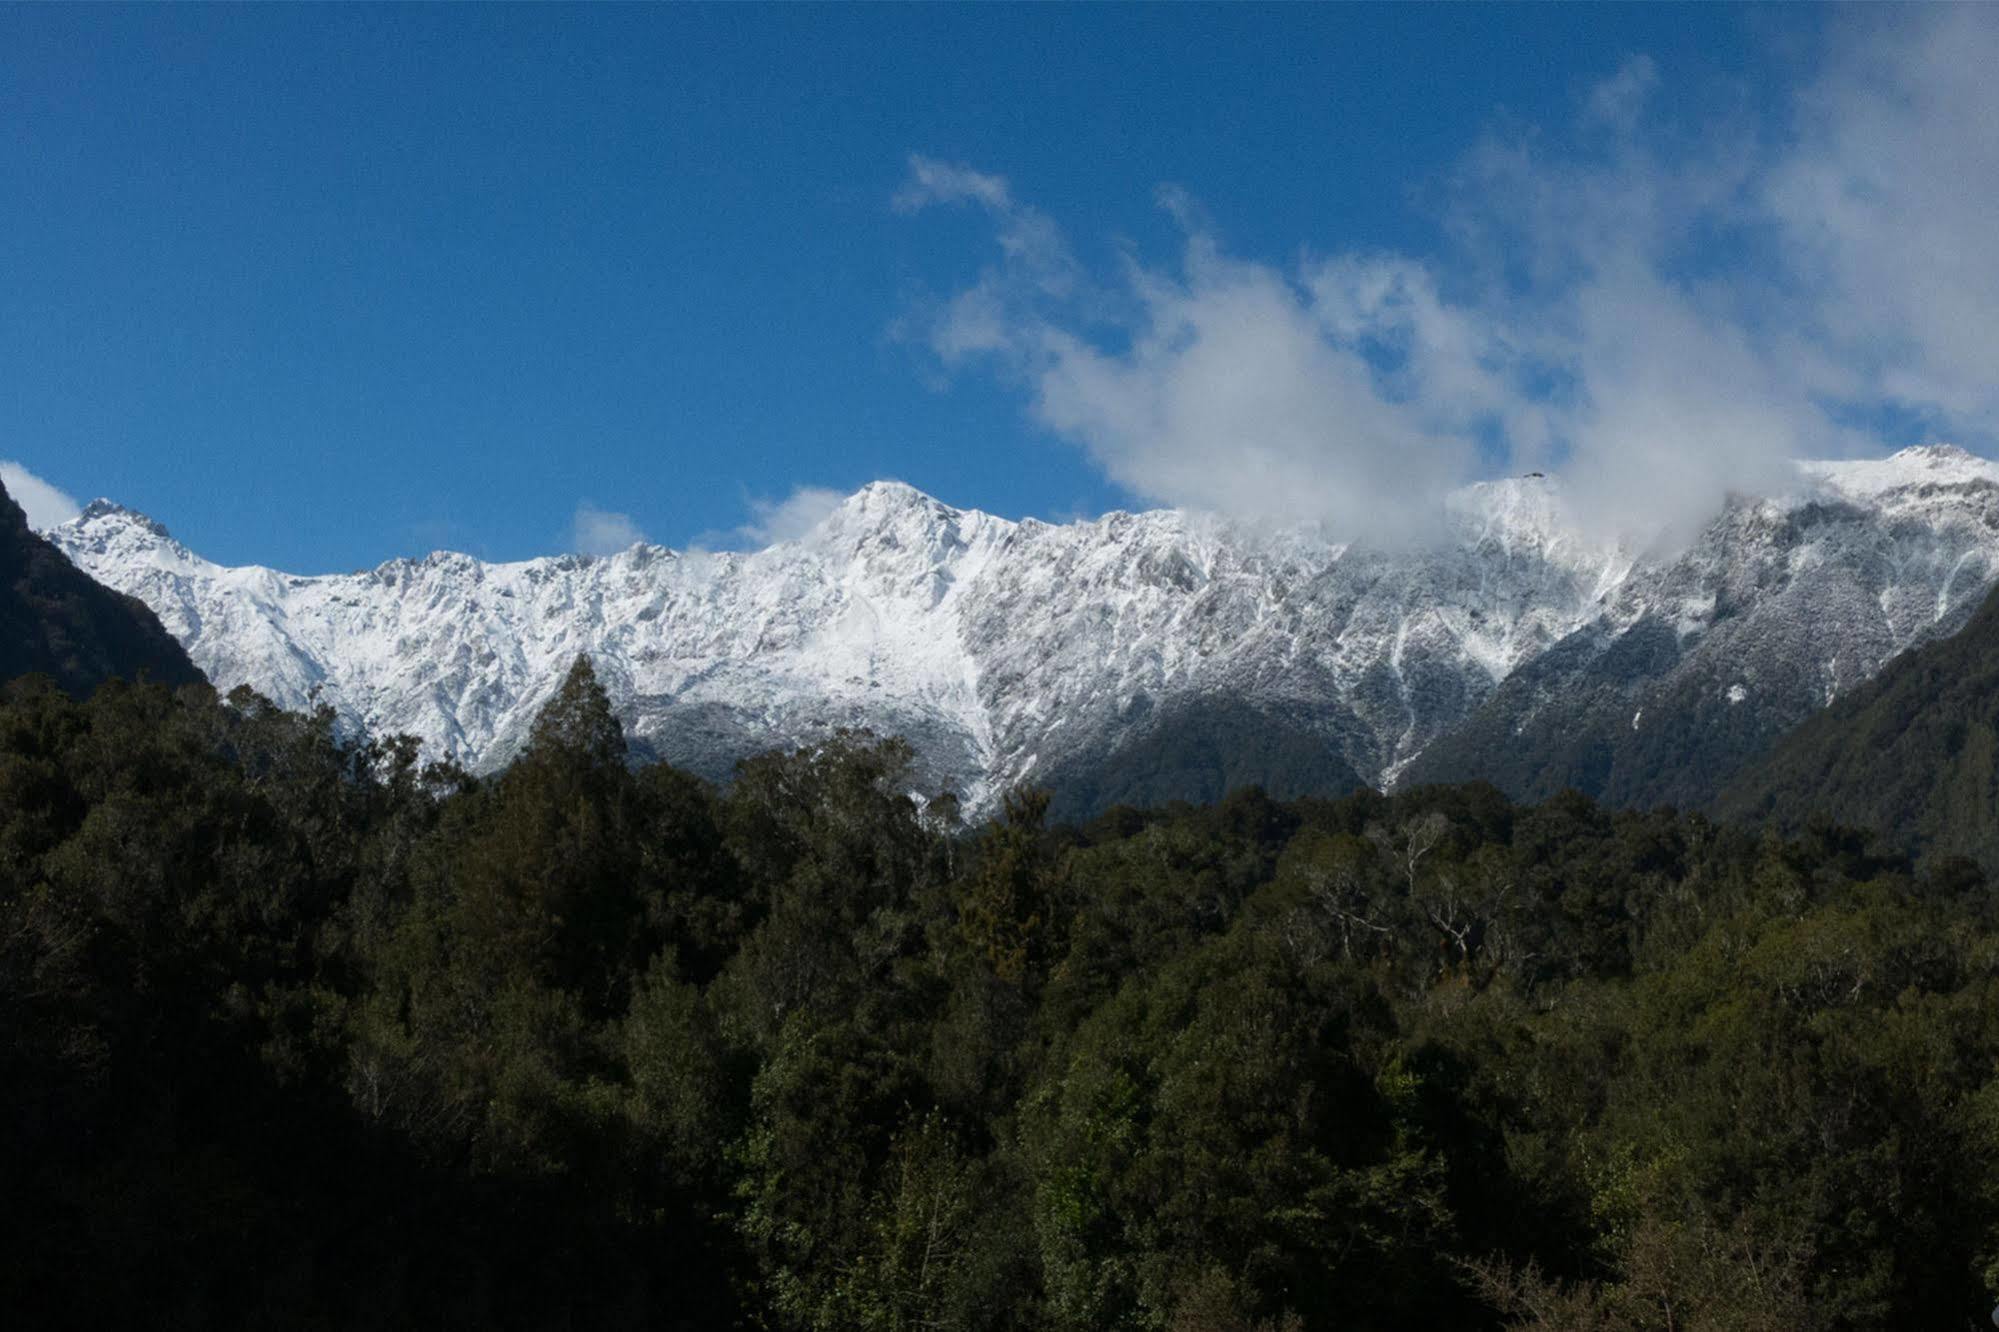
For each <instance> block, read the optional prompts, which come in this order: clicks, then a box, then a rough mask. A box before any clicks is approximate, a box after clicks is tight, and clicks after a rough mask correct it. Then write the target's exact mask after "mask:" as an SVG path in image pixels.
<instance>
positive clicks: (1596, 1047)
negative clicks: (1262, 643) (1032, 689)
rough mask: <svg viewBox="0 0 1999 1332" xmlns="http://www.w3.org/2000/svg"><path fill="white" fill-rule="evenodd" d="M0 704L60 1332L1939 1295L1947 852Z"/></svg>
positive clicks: (1666, 1310)
mask: <svg viewBox="0 0 1999 1332" xmlns="http://www.w3.org/2000/svg"><path fill="white" fill-rule="evenodd" d="M910 783H911V778H910V754H909V752H908V750H907V749H906V747H905V746H903V745H902V744H901V743H899V742H897V741H895V740H890V739H879V738H875V737H871V736H866V735H842V736H838V737H835V738H832V739H830V740H828V741H826V742H824V743H821V744H815V745H811V746H808V747H805V748H803V749H800V750H797V751H795V752H789V753H776V754H770V755H766V756H763V757H759V758H756V759H752V760H749V761H747V762H745V763H744V764H742V765H741V767H740V769H739V771H738V774H737V776H736V779H735V780H734V781H733V782H732V783H731V784H729V785H728V786H727V787H726V788H721V789H718V788H716V787H714V786H711V785H709V784H706V783H704V782H702V781H700V780H697V779H696V778H694V777H691V776H689V775H688V774H685V773H683V772H680V771H677V770H675V769H673V768H671V767H669V766H666V765H651V766H644V767H634V766H632V765H631V764H629V763H628V762H627V755H626V751H625V741H624V736H623V734H622V732H621V730H620V728H619V725H618V723H617V720H616V718H615V717H614V716H613V715H612V713H611V710H610V708H609V706H608V703H607V701H606V699H605V697H604V693H603V691H602V689H601V688H600V687H599V686H598V684H597V682H596V680H595V679H594V677H593V676H592V674H591V672H590V669H589V666H588V664H587V662H579V663H578V665H577V667H576V668H575V669H574V670H573V671H572V672H571V674H570V675H569V677H568V679H567V680H566V682H565V683H564V685H563V687H562V689H561V690H560V692H559V693H558V694H557V695H556V696H555V697H554V699H553V701H552V702H551V703H550V704H549V705H548V706H547V707H546V708H545V709H544V711H543V712H542V714H541V715H540V717H539V718H538V720H537V721H536V724H535V727H534V731H533V734H532V737H531V740H530V743H529V744H528V745H527V746H526V748H525V750H524V751H523V753H522V754H521V756H520V758H519V759H518V760H517V761H516V762H515V763H514V764H512V766H510V767H509V768H507V769H506V770H505V771H503V772H500V773H498V774H494V775H491V776H487V777H474V776H473V775H470V774H468V773H466V772H463V771H461V770H458V769H456V768H454V767H452V766H451V765H449V764H444V763H435V762H426V761H425V760H424V757H423V755H422V754H421V752H420V750H419V749H418V747H417V745H416V744H415V742H414V741H411V740H408V739H406V738H404V739H390V740H383V741H369V742H363V741H356V740H350V739H344V738H343V737H342V736H341V734H340V732H339V731H338V729H337V728H336V727H335V724H334V719H333V717H332V714H331V713H330V712H329V711H326V710H321V711H319V712H317V713H314V714H310V715H301V714H294V713H289V712H285V711H282V710H279V709H277V708H275V707H273V706H271V705H270V704H268V703H266V702H264V701H263V700H261V699H259V698H258V697H256V696H255V695H253V694H251V693H249V692H247V691H241V690H239V691H237V692H235V693H233V694H230V695H228V696H227V697H219V696H217V695H216V694H215V693H214V692H213V691H210V690H208V689H206V688H203V687H199V686H190V687H186V688H182V689H180V690H179V691H169V690H167V689H165V688H162V687H156V686H130V685H124V684H118V683H112V684H109V685H106V686H105V687H103V688H101V689H100V690H98V691H97V692H96V693H95V694H94V695H93V696H92V697H91V698H89V699H88V700H87V701H77V700H75V699H72V698H70V697H68V696H67V695H65V694H64V693H62V692H61V691H59V690H58V689H56V688H54V687H52V686H51V685H49V684H48V683H47V682H45V681H36V680H34V679H32V678H31V679H27V680H21V681H16V682H15V683H13V684H12V685H9V686H7V687H6V689H5V692H4V697H0V1114H4V1116H5V1118H6V1123H7V1125H8V1130H9V1136H8V1144H9V1150H8V1151H7V1152H6V1153H5V1154H4V1155H0V1198H4V1199H5V1200H6V1206H5V1207H4V1209H0V1215H4V1221H0V1225H4V1228H5V1229H4V1232H0V1291H4V1292H5V1294H6V1296H7V1307H8V1308H9V1309H11V1310H15V1311H21V1310H33V1311H36V1314H35V1321H36V1322H37V1323H38V1324H43V1325H49V1326H63V1325H71V1326H78V1327H94V1326H104V1325H118V1324H130V1323H136V1322H144V1323H146V1324H147V1325H155V1326H211V1325H241V1324H250V1325H257V1326H270V1325H280V1324H281V1325H287V1326H296V1327H305V1328H312V1327H326V1328H337V1327H350V1326H379V1325H385V1324H386V1325H424V1326H458V1325H497V1326H518V1327H647V1326H659V1327H699V1328H722V1327H742V1328H778V1329H808V1328H809V1329H821V1328H824V1329H834V1328H841V1329H845V1328H860V1329H910V1330H913V1329H919V1328H952V1329H1006V1328H1053V1329H1086V1328H1087V1329H1100V1328H1129V1329H1172V1330H1173V1332H1250V1330H1252V1329H1272V1330H1275V1329H1297V1328H1319V1327H1342V1328H1391V1327H1410V1326H1443V1325H1450V1326H1464V1327H1492V1328H1497V1327H1517V1328H1536V1329H1585V1328H1589V1329H1610V1328H1645V1329H1651V1328H1659V1329H1665V1328H1674V1329H1680V1328H1741V1329H1758V1328H1769V1329H1777V1328H1794V1327H1805V1326H1810V1327H1815V1328H1861V1327H1879V1326H1886V1325H1896V1326H1928V1327H1959V1326H1966V1325H1969V1324H1971V1323H1972V1322H1974V1321H1975V1320H1979V1319H1982V1318H1983V1317H1984V1316H1985V1314H1984V1311H1985V1310H1986V1309H1988V1308H1989V1307H1990V1305H1991V1292H1993V1291H1994V1290H1999V1076H1995V1052H1999V921H1995V917H1994V908H1993V904H1992V899H1991V893H1990V891H1989V890H1988V887H1987V885H1986V883H1985V880H1984V877H1983V875H1982V873H1981V872H1980V871H1979V869H1978V868H1977V867H1976V866H1975V865H1974V864H1972V863H1971V862H1969V861H1963V860H1949V859H1944V860H1938V861H1935V862H1934V863H1926V864H1925V866H1924V867H1923V869H1922V870H1921V872H1917V871H1916V870H1915V869H1914V868H1912V867H1911V865H1910V864H1909V863H1908V862H1907V861H1905V860H1901V859H1897V858H1895V857H1892V856H1884V855H1883V854H1882V853H1881V852H1879V851H1878V849H1876V847H1875V846H1874V844H1873V843H1872V842H1871V841H1870V840H1869V839H1868V838H1866V837H1864V836H1861V835H1859V834H1855V833H1852V832H1848V831H1845V830H1842V829H1839V828H1836V827H1831V826H1823V825H1819V826H1813V827H1810V828H1807V829H1805V830H1804V831H1803V832H1802V833H1800V834H1799V835H1797V836H1794V837H1779V836H1777V835H1775V834H1771V833H1766V832H1759V831H1756V830H1754V829H1745V828H1741V827H1734V826H1727V825H1721V824H1717V823H1714V822H1710V821H1708V820H1707V819H1705V818H1702V817H1699V816H1686V815H1678V814H1675V813H1672V812H1670V811H1662V812H1652V813H1617V812H1611V811H1607V810H1604V809H1601V808H1599V807H1597V806H1595V805H1593V804H1592V803H1590V802H1589V801H1587V800H1584V799H1582V798H1580V797H1576V796H1562V797H1557V798H1555V799H1552V800H1549V801H1546V802H1544V803H1542V804H1539V805H1534V806H1516V805H1513V804H1511V803H1509V802H1507V801H1506V800H1505V799H1503V798H1502V797H1500V796H1499V795H1498V794H1497V793H1496V792H1494V791H1493V790H1491V789H1490V788H1485V787H1479V786H1466V787H1449V788H1430V789H1423V790H1416V791H1412V792H1409V793H1407V794H1400V795H1396V796H1393V797H1387V796H1382V795H1378V794H1374V793H1370V792H1361V793H1358V794H1356V795H1353V796H1351V797H1348V798H1346V799H1341V800H1297V801H1288V802H1278V801H1273V800H1271V799H1268V798H1266V797H1265V796H1263V795H1262V794H1261V793H1259V792H1257V791H1255V790H1247V791H1242V792H1238V793H1236V794H1234V795H1232V796H1230V797H1228V798H1227V799H1224V800H1222V801H1220V802H1218V803H1216V804H1213V805H1210V806H1206V807H1193V806H1188V805H1169V806H1166V807H1163V808H1158V809H1148V810H1135V809H1129V808H1117V809H1113V810H1111V811H1110V812H1108V813H1106V814H1103V815H1102V816H1100V817H1098V818H1096V819H1094V820H1092V821H1089V822H1086V823H1082V824H1080V825H1065V826H1049V824H1048V820H1047V818H1046V813H1047V797H1046V796H1045V794H1042V793H1037V792H1032V791H1019V792H1015V793H1012V794H1011V795H1009V796H1008V797H1007V798H1006V800H1005V801H1004V805H1003V808H1002V809H1001V810H1000V812H999V813H998V815H997V816H996V817H995V818H993V819H992V820H990V821H989V822H986V823H984V824H982V825H979V826H972V827H968V826H965V825H963V824H962V823H961V822H960V820H959V818H958V814H957V805H956V802H955V801H954V800H952V799H951V798H949V797H948V796H945V797H938V798H931V799H922V798H919V797H918V796H917V795H916V793H913V792H912V791H911V790H910Z"/></svg>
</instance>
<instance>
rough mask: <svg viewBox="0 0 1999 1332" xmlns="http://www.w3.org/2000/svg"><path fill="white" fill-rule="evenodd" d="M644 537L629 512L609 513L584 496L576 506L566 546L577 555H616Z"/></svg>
mask: <svg viewBox="0 0 1999 1332" xmlns="http://www.w3.org/2000/svg"><path fill="white" fill-rule="evenodd" d="M645 539H646V534H645V533H644V532H642V531H640V530H639V525H638V524H637V523H635V522H633V521H632V519H631V515H630V514H623V513H612V512H610V511H609V510H607V509H600V508H598V507H597V506H596V505H594V504H592V503H590V502H589V501H588V500H585V501H584V502H583V503H581V504H578V505H577V506H576V518H575V521H574V522H573V523H572V524H571V527H570V548H571V549H573V550H575V551H576V553H577V554H579V555H616V554H617V553H618V552H619V551H621V550H626V549H628V548H629V547H630V546H631V545H632V544H633V543H634V542H638V541H644V540H645Z"/></svg>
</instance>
